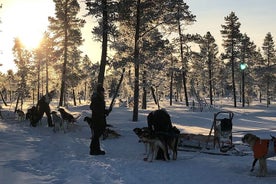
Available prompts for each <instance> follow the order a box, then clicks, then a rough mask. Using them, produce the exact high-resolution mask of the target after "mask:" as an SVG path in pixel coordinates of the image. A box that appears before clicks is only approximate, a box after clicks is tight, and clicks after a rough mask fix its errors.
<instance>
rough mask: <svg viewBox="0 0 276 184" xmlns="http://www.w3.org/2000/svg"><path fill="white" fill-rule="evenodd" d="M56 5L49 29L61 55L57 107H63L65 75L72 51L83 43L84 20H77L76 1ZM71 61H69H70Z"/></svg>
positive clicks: (50, 18) (64, 1) (62, 0)
mask: <svg viewBox="0 0 276 184" xmlns="http://www.w3.org/2000/svg"><path fill="white" fill-rule="evenodd" d="M54 2H55V5H56V13H55V15H56V17H49V22H50V26H49V29H50V31H52V33H53V34H54V36H53V38H54V40H55V42H56V44H57V45H56V47H57V50H59V51H60V52H61V55H62V60H63V64H62V69H61V70H62V72H61V73H62V76H61V88H60V100H59V106H63V105H64V94H65V90H66V88H67V86H66V81H67V75H68V73H70V72H69V71H70V70H69V69H68V63H69V62H73V61H72V55H73V51H75V50H76V49H77V48H78V46H80V45H81V44H82V42H83V40H82V36H81V30H80V29H81V28H82V27H83V26H84V23H85V22H84V20H82V19H79V18H77V14H78V12H79V11H80V6H79V3H78V1H77V0H54ZM70 59H71V60H70Z"/></svg>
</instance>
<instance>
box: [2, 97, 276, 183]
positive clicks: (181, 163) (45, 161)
mask: <svg viewBox="0 0 276 184" xmlns="http://www.w3.org/2000/svg"><path fill="white" fill-rule="evenodd" d="M88 104H89V102H87V104H86V105H82V106H77V107H69V110H70V111H71V112H74V113H81V117H80V118H79V119H78V122H77V125H76V126H75V127H74V128H72V129H71V130H70V131H68V132H66V133H63V132H56V133H54V132H53V129H52V128H50V127H47V123H46V118H45V117H44V118H43V120H42V123H41V125H39V126H38V127H35V128H34V127H30V126H29V122H28V121H26V120H24V121H19V120H17V119H16V117H15V115H14V114H13V112H11V111H10V109H11V107H3V108H4V109H2V115H3V119H1V120H0V153H1V156H0V183H1V184H22V183H27V184H76V183H80V184H100V183H108V184H129V183H131V184H136V183H137V184H140V183H151V184H160V183H166V184H170V183H173V184H178V183H179V184H180V183H181V184H182V183H189V184H190V183H197V184H201V183H202V184H204V183H206V184H207V183H208V184H209V183H213V184H217V183H218V184H221V183H227V184H228V183H233V184H235V183H237V184H240V183H243V184H252V183H267V184H269V183H271V184H272V183H275V177H276V160H275V158H271V159H268V176H267V177H255V174H256V173H253V174H252V173H250V168H251V164H252V161H253V157H252V153H251V152H250V153H249V154H248V155H246V156H233V155H231V156H223V155H210V154H204V153H201V152H186V151H179V152H178V158H177V160H175V161H174V160H170V161H168V162H166V161H160V160H154V161H153V162H146V161H143V158H144V157H145V155H144V152H145V150H144V145H143V144H142V143H139V142H138V138H137V136H136V135H135V134H134V132H133V131H132V130H133V129H134V128H136V127H140V128H141V127H144V126H146V116H147V114H148V113H149V112H150V111H152V110H154V109H155V108H156V106H154V105H151V106H150V108H149V109H147V110H139V121H138V122H133V121H132V109H130V108H127V107H118V105H116V106H115V107H114V108H113V111H112V113H111V114H110V115H109V116H108V118H107V121H108V123H109V124H111V125H113V126H114V127H113V128H112V129H114V130H115V131H117V132H118V133H120V134H121V135H122V136H121V137H120V138H117V139H106V140H101V146H102V148H103V149H104V150H105V151H106V155H100V156H91V155H89V144H90V137H91V132H90V129H89V127H88V125H87V123H86V122H84V121H83V118H84V117H85V116H87V115H90V113H91V111H90V110H89V106H88ZM168 104H169V102H168V101H164V102H162V103H161V107H162V108H166V109H167V111H168V112H169V114H170V115H171V118H172V122H173V123H174V125H176V126H177V127H178V128H179V129H180V130H181V132H186V133H195V134H204V135H208V133H209V131H210V128H211V125H212V122H213V118H214V113H215V112H218V111H224V110H226V111H229V110H231V111H232V112H233V113H234V118H233V142H234V143H241V137H242V136H243V135H244V134H245V133H247V132H251V133H254V134H256V135H258V136H260V137H261V138H270V134H271V135H275V136H276V129H275V122H276V113H275V111H276V106H275V105H271V106H270V107H269V108H267V107H266V105H265V104H258V103H255V104H253V105H252V106H250V107H244V108H241V107H237V108H233V107H232V106H231V102H230V101H229V102H224V103H223V104H229V105H222V104H220V107H219V109H211V110H209V109H205V110H204V111H203V112H199V111H195V112H193V111H192V110H190V109H188V108H187V107H185V105H183V104H182V103H174V105H173V106H169V105H168ZM52 110H55V108H54V107H52ZM256 166H257V167H256V169H255V170H257V168H258V164H257V165H256ZM255 172H256V171H255Z"/></svg>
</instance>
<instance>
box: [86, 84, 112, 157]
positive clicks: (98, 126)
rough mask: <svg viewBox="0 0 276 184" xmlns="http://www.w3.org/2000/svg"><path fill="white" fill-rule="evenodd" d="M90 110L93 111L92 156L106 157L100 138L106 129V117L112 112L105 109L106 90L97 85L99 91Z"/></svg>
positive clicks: (92, 100)
mask: <svg viewBox="0 0 276 184" xmlns="http://www.w3.org/2000/svg"><path fill="white" fill-rule="evenodd" d="M90 109H91V110H92V131H93V134H92V139H91V143H90V155H104V154H105V151H103V150H101V148H100V140H99V139H100V136H101V135H102V134H103V132H104V130H105V128H106V116H108V114H109V113H110V110H106V109H105V100H104V88H103V86H102V85H101V84H98V85H97V91H96V92H95V93H94V94H93V95H92V99H91V104H90Z"/></svg>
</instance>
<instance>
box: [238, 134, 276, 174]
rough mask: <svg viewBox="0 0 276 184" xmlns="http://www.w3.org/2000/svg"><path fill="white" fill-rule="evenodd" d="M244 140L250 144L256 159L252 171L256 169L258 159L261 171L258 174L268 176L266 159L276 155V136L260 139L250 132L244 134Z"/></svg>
mask: <svg viewBox="0 0 276 184" xmlns="http://www.w3.org/2000/svg"><path fill="white" fill-rule="evenodd" d="M242 142H243V143H247V144H249V146H250V147H251V149H252V151H253V153H254V159H255V160H254V161H253V164H252V169H251V171H253V170H254V165H255V163H256V161H257V160H259V172H258V174H257V176H261V177H264V176H266V174H267V164H266V159H267V158H270V157H274V156H276V139H275V138H274V137H272V139H260V138H259V137H257V136H256V135H254V134H250V133H248V134H245V135H244V137H243V138H242Z"/></svg>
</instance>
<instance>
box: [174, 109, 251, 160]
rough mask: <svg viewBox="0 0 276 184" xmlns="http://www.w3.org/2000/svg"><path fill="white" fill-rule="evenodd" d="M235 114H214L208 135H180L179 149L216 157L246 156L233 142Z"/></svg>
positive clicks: (221, 112) (228, 112) (226, 112)
mask: <svg viewBox="0 0 276 184" xmlns="http://www.w3.org/2000/svg"><path fill="white" fill-rule="evenodd" d="M233 117H234V114H233V112H230V111H220V112H217V113H214V119H213V123H212V126H211V129H210V132H209V134H208V135H202V134H187V133H186V134H185V133H184V134H180V138H179V144H178V149H179V150H180V151H198V152H201V153H207V154H215V155H239V156H243V155H246V153H244V152H243V151H240V150H239V149H238V148H237V147H235V145H234V144H233V141H232V127H233V124H232V119H233Z"/></svg>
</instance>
